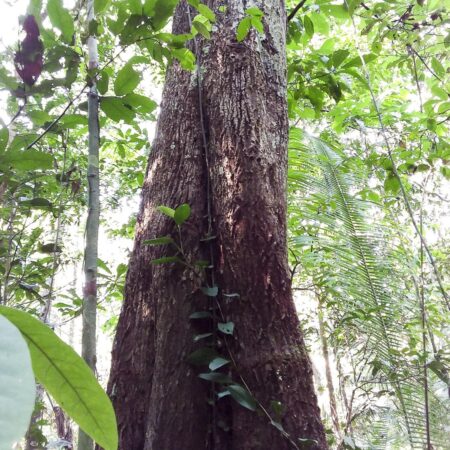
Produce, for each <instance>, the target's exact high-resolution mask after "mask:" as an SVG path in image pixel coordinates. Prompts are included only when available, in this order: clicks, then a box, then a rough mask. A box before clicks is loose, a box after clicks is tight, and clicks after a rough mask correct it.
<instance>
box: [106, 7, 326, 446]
mask: <svg viewBox="0 0 450 450" xmlns="http://www.w3.org/2000/svg"><path fill="white" fill-rule="evenodd" d="M223 3H226V4H227V6H228V9H227V12H226V13H222V14H218V15H217V17H218V22H217V30H215V31H214V33H213V35H212V39H211V41H208V42H203V43H201V44H200V46H201V54H202V57H201V59H202V61H203V62H202V73H203V75H204V77H203V80H202V83H201V84H202V96H203V105H202V106H203V112H204V116H205V117H204V128H205V132H206V133H207V138H208V149H207V155H205V154H204V153H205V152H204V151H203V150H204V149H203V146H202V129H201V123H200V122H201V121H200V114H199V113H200V109H199V103H198V97H197V95H198V92H197V87H196V82H195V78H194V74H192V73H188V72H185V71H183V70H182V69H180V67H179V66H178V65H177V64H174V65H173V66H172V67H171V68H170V69H169V70H168V74H167V78H166V85H165V90H164V95H163V102H162V105H161V115H160V118H159V121H158V130H157V136H156V139H155V142H154V145H153V150H152V154H151V155H150V159H149V167H148V172H147V177H146V181H145V184H144V188H143V193H142V205H141V210H140V214H139V219H138V225H137V233H136V241H135V247H134V251H133V255H132V258H131V261H130V266H129V271H128V276H127V285H126V293H125V303H124V307H123V311H122V313H121V317H120V320H119V325H118V329H117V335H116V340H115V345H114V350H113V364H112V369H111V379H110V383H109V392H110V394H111V396H112V399H113V402H114V405H115V408H116V411H117V416H118V422H119V431H120V448H121V449H123V450H141V449H146V450H171V449H173V450H179V449H183V450H201V449H212V448H214V449H216V450H219V449H232V450H240V449H242V450H244V449H245V450H252V449H267V450H269V449H270V450H272V449H276V450H284V449H286V450H287V449H292V448H295V447H294V446H293V444H292V441H294V442H296V443H297V445H298V448H302V445H303V444H301V443H300V441H299V440H298V439H299V438H300V439H315V440H316V441H317V444H316V445H310V446H309V448H316V449H324V448H326V447H327V446H326V442H325V437H324V432H323V427H322V424H321V422H320V412H319V409H318V407H317V401H316V397H315V394H314V389H313V384H312V374H311V367H310V363H309V360H308V356H307V353H306V350H305V346H304V342H303V339H302V336H301V332H300V330H299V321H298V318H297V315H296V312H295V308H294V304H293V301H292V293H291V288H290V277H289V270H288V265H287V254H286V162H287V161H286V159H287V132H288V122H287V114H286V77H285V70H286V63H285V47H284V34H285V23H286V17H285V13H284V4H283V2H281V1H279V0H277V1H275V0H271V1H266V2H264V5H260V8H261V9H262V10H264V12H265V19H264V20H265V31H266V34H265V37H259V36H257V35H255V34H254V32H253V31H252V32H251V33H250V36H249V37H248V38H247V39H246V40H245V41H244V42H242V43H238V42H237V41H236V38H235V34H236V24H237V22H238V21H239V19H240V18H242V17H243V9H244V3H245V2H243V1H241V0H229V1H228V2H223V1H222V2H219V1H216V0H214V1H210V2H208V4H209V6H210V7H211V8H213V9H215V10H216V11H217V6H219V5H220V4H223ZM186 12H187V10H186V5H185V3H184V2H182V3H181V4H180V6H179V7H178V8H177V12H176V14H175V20H174V32H178V33H179V32H187V30H189V24H188V18H187V14H186ZM193 80H194V81H193ZM206 156H207V157H208V160H209V168H210V170H209V174H207V165H206V164H205V157H206ZM207 177H209V180H210V183H211V192H210V202H211V203H210V204H211V207H212V213H213V228H214V233H215V234H216V236H217V238H216V239H215V240H214V241H213V247H214V248H213V251H214V254H215V260H216V266H215V269H214V272H215V276H216V277H217V280H218V286H219V288H220V296H219V298H220V302H221V304H222V309H223V312H224V315H225V319H226V320H230V321H233V322H234V323H235V334H234V336H233V337H231V338H228V340H227V342H228V346H229V349H230V350H231V355H229V354H227V352H228V351H227V350H226V348H225V346H224V345H223V343H224V339H223V338H222V339H221V340H220V343H221V344H222V349H221V350H222V353H223V354H224V356H225V357H230V356H231V357H232V358H233V359H235V361H236V363H237V370H233V373H232V376H233V379H234V380H236V381H237V382H241V383H242V381H241V378H240V377H242V379H243V380H245V383H246V384H247V385H248V386H249V388H250V390H251V391H252V393H253V394H254V396H255V398H256V399H257V401H258V402H260V404H261V405H263V406H264V408H265V409H266V410H267V411H271V410H270V403H271V402H272V401H277V402H281V404H282V408H283V417H282V424H283V427H284V429H285V430H286V432H287V433H288V434H289V436H290V438H289V439H287V438H286V437H285V436H283V434H282V433H281V432H280V431H279V430H278V429H277V428H275V427H274V426H271V424H270V421H269V419H268V418H267V417H266V416H265V415H263V414H258V413H256V412H252V411H249V410H246V409H245V408H243V407H242V406H240V405H239V404H238V403H236V402H235V401H233V400H232V399H230V398H225V399H222V400H219V402H218V404H217V408H216V409H214V411H215V412H214V413H213V410H212V408H211V407H210V406H209V405H208V403H207V401H206V400H207V398H208V397H209V396H210V394H211V392H210V386H208V383H206V382H204V381H202V380H200V379H199V378H198V377H197V371H196V370H194V369H193V368H192V367H191V366H189V365H188V364H187V363H186V362H185V358H186V356H187V355H188V354H189V353H190V352H191V351H192V350H193V348H195V347H194V344H193V339H192V338H193V335H194V334H196V333H198V330H196V329H194V328H193V326H192V324H191V323H190V322H189V319H188V317H189V314H190V313H191V312H193V311H196V310H201V309H205V308H206V307H207V304H208V302H209V303H211V299H208V298H205V296H204V295H203V294H201V291H200V289H199V288H200V285H201V280H199V279H198V277H196V276H193V274H192V270H190V269H183V267H182V266H177V265H162V266H151V264H150V261H151V260H152V259H154V258H157V257H159V256H162V255H163V254H166V253H167V249H164V248H155V247H148V246H143V245H142V241H143V240H144V239H149V238H153V237H157V236H161V235H167V234H173V233H174V227H173V226H172V224H171V221H170V220H169V219H168V218H166V217H164V216H163V215H161V214H160V213H159V212H158V211H157V210H156V206H158V205H167V206H170V207H176V206H177V205H179V204H181V203H189V204H190V205H191V207H192V215H191V218H190V219H189V220H188V222H187V224H186V225H185V226H184V227H183V241H184V247H185V249H186V252H187V254H188V258H189V259H191V260H192V259H200V258H202V259H205V255H207V254H208V248H207V247H208V245H209V244H207V243H202V242H201V239H202V238H204V237H205V236H206V234H207V219H206V217H205V216H206V211H207V201H208V196H207V187H206V186H207ZM224 293H225V294H226V293H238V294H239V299H234V300H233V301H231V302H226V301H225V298H224V297H223V294H224ZM213 417H214V420H213ZM274 418H275V415H274ZM213 422H214V423H213ZM224 428H226V429H228V430H227V431H224V430H223V429H224Z"/></svg>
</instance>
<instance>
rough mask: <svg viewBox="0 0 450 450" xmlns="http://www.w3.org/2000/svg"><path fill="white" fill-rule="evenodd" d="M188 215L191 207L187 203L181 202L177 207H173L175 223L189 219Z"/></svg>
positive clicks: (178, 223) (181, 222)
mask: <svg viewBox="0 0 450 450" xmlns="http://www.w3.org/2000/svg"><path fill="white" fill-rule="evenodd" d="M190 215H191V207H190V206H189V205H188V204H187V203H183V204H182V205H180V206H178V207H177V209H175V212H174V214H173V220H175V223H176V224H177V225H178V226H180V225H183V223H184V222H186V220H188V219H189V216H190Z"/></svg>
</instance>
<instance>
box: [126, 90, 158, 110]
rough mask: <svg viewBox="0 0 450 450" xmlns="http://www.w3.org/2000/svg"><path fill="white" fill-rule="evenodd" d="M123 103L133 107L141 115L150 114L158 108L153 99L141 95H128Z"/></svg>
mask: <svg viewBox="0 0 450 450" xmlns="http://www.w3.org/2000/svg"><path fill="white" fill-rule="evenodd" d="M123 102H124V104H126V105H129V106H131V107H132V108H133V109H134V110H135V111H136V112H137V113H139V114H149V113H151V112H152V111H154V110H155V109H156V107H157V106H158V105H157V103H156V102H155V101H154V100H152V99H151V98H149V97H146V96H145V95H139V94H127V95H126V96H125V97H124V98H123Z"/></svg>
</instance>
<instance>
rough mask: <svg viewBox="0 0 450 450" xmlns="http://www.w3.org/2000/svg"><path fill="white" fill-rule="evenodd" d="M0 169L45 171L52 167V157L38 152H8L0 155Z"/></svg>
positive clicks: (30, 150) (31, 150)
mask: <svg viewBox="0 0 450 450" xmlns="http://www.w3.org/2000/svg"><path fill="white" fill-rule="evenodd" d="M0 167H1V168H3V170H4V169H5V168H6V169H7V168H9V167H13V168H14V169H15V170H45V169H51V168H52V167H53V157H52V155H50V154H49V153H45V152H40V151H38V150H34V149H32V148H31V149H29V150H24V151H20V150H9V151H7V152H6V153H3V154H0Z"/></svg>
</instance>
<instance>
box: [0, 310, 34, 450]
mask: <svg viewBox="0 0 450 450" xmlns="http://www.w3.org/2000/svg"><path fill="white" fill-rule="evenodd" d="M0 367H1V370H0V386H1V407H0V448H2V449H5V450H8V449H11V448H13V444H14V443H15V442H18V441H20V440H21V439H22V437H23V436H24V435H25V433H26V431H27V429H28V425H29V423H30V419H31V414H32V413H33V409H34V402H35V398H36V387H35V383H34V374H33V369H32V367H31V358H30V351H29V350H28V346H27V343H26V342H25V340H24V339H23V337H22V335H21V334H20V331H19V330H18V329H17V328H16V327H15V326H14V325H13V324H12V323H11V322H10V321H9V320H7V319H6V318H5V317H3V316H0Z"/></svg>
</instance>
